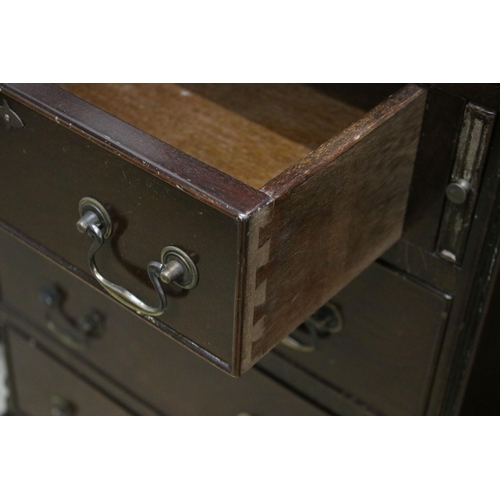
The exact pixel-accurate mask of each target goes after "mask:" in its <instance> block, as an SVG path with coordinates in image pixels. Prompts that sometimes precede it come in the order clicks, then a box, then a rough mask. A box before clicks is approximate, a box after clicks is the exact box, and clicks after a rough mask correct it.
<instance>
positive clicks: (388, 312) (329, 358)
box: [276, 264, 451, 415]
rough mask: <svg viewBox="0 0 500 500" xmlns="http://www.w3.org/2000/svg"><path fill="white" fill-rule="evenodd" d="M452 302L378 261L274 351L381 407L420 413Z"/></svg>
mask: <svg viewBox="0 0 500 500" xmlns="http://www.w3.org/2000/svg"><path fill="white" fill-rule="evenodd" d="M330 304H331V306H330ZM450 305H451V300H450V299H449V297H447V296H445V295H442V294H440V293H438V292H436V291H433V290H430V289H428V288H426V287H424V286H422V285H420V284H418V283H416V282H414V281H412V280H409V279H407V278H406V277H404V276H403V275H401V274H399V273H397V272H395V271H392V270H390V269H388V268H386V267H383V266H382V265H380V264H374V265H372V266H371V267H370V268H368V269H367V270H366V271H364V273H362V274H361V275H360V276H358V278H356V279H355V280H354V281H353V282H352V283H350V284H349V285H348V286H347V287H346V288H345V289H344V290H342V291H341V292H340V293H339V294H338V295H336V296H335V297H334V298H333V299H332V300H331V301H330V302H329V305H328V306H327V307H325V308H324V309H322V310H319V311H318V313H317V315H316V316H314V317H315V318H316V321H312V322H309V323H308V324H304V325H303V326H302V327H301V328H300V329H299V330H297V332H295V333H294V334H292V343H291V345H290V346H288V345H281V346H279V347H278V348H277V349H276V352H278V353H279V354H280V355H282V356H284V357H286V358H287V359H289V360H291V361H293V362H294V363H295V364H298V365H299V366H301V367H302V368H303V369H305V370H307V371H308V372H310V373H312V374H314V375H316V376H317V377H319V378H321V379H322V380H324V381H325V382H327V383H329V384H330V385H332V386H333V387H335V388H337V389H338V390H341V391H343V392H347V393H349V394H351V395H352V396H354V397H355V398H356V399H358V400H360V401H361V402H363V403H364V404H366V405H368V406H370V407H371V408H372V409H374V410H375V411H378V412H382V413H386V414H396V415H419V414H422V413H424V412H425V408H426V403H427V398H428V395H429V389H430V386H431V382H432V380H433V375H434V369H435V365H436V361H437V355H438V352H439V348H440V345H441V341H442V336H443V332H444V329H445V326H446V320H447V317H448V311H449V308H450ZM293 341H295V342H293ZM297 343H300V345H297ZM299 349H302V351H300V350H299ZM305 351H308V352H305Z"/></svg>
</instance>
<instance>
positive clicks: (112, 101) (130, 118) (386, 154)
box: [0, 84, 426, 375]
mask: <svg viewBox="0 0 500 500" xmlns="http://www.w3.org/2000/svg"><path fill="white" fill-rule="evenodd" d="M0 90H1V93H2V96H0V99H1V100H0V104H2V105H3V108H2V116H3V121H4V123H5V125H6V127H5V129H4V130H3V131H1V133H0V150H1V151H2V167H1V169H0V189H1V191H2V197H1V199H0V221H1V224H2V225H3V226H4V227H5V228H6V229H8V230H10V231H11V232H14V233H17V234H18V236H20V237H22V238H24V239H25V240H27V241H29V242H30V243H31V244H32V245H34V246H36V247H38V249H39V250H40V251H42V252H44V253H45V254H47V255H49V256H50V257H52V258H53V259H54V260H56V261H57V262H59V263H60V264H61V265H63V266H65V267H66V268H68V269H69V270H70V271H71V272H73V273H75V274H77V275H79V276H80V277H81V278H82V279H84V280H86V281H88V282H89V283H90V284H92V285H94V286H97V287H102V286H103V287H104V289H106V291H107V292H109V293H110V294H111V295H112V296H114V297H115V298H116V299H117V300H119V301H120V302H122V303H124V304H125V306H127V307H129V309H131V310H133V311H136V312H137V313H138V314H140V315H141V316H142V317H143V318H144V320H145V321H148V322H150V323H151V324H152V325H154V326H156V327H158V328H160V329H161V330H163V331H164V332H165V333H166V334H168V335H170V336H171V337H173V338H175V339H177V340H178V341H180V342H181V343H183V344H184V345H186V346H187V347H189V348H191V349H192V350H194V351H195V352H197V353H198V354H200V355H201V356H204V357H206V358H207V359H209V360H210V361H211V362H212V363H214V364H216V365H217V366H219V367H220V368H221V369H223V370H225V371H227V372H229V373H231V374H233V375H238V374H240V373H242V372H244V371H246V370H248V368H250V367H251V366H252V365H253V364H254V363H255V362H256V361H258V360H259V359H260V358H261V357H262V356H263V355H265V354H266V353H267V352H268V351H269V350H271V349H272V348H273V347H274V346H275V345H276V344H277V343H279V342H280V341H281V340H282V339H283V338H284V337H285V336H286V335H288V334H290V333H291V332H292V331H293V330H294V329H295V328H296V327H297V326H298V325H299V324H300V323H301V322H302V321H303V320H304V319H305V318H306V317H307V316H309V315H310V314H312V313H313V312H314V311H315V310H316V309H317V308H318V307H319V306H321V305H322V304H323V303H324V302H326V301H327V300H328V299H329V298H330V297H332V296H333V295H334V294H335V293H336V292H337V291H339V290H340V289H341V288H342V287H343V286H344V285H346V284H347V283H348V282H349V281H351V280H352V279H353V278H354V277H355V276H356V275H357V274H358V273H360V272H361V271H362V270H363V269H365V268H366V267H367V266H368V265H369V264H370V263H371V262H373V261H374V260H375V259H376V258H377V257H379V256H380V255H381V254H382V253H383V252H384V251H385V250H386V249H387V248H388V247H389V246H390V245H392V244H393V243H394V242H395V241H396V240H397V239H398V238H399V237H400V234H401V230H402V224H403V218H404V214H405V209H406V203H407V197H408V191H409V186H410V181H411V176H412V170H413V164H414V160H415V156H416V150H417V145H418V138H419V134H420V128H421V122H422V117H423V112H424V106H425V97H426V91H425V90H424V89H422V88H420V87H418V86H416V85H407V86H405V87H403V88H401V89H400V90H398V91H397V92H396V93H394V94H393V95H392V96H390V97H389V98H388V99H386V100H385V101H384V102H382V103H381V104H379V105H377V106H375V107H374V108H373V109H371V110H365V109H361V108H359V107H356V106H354V105H352V104H349V102H348V101H347V100H346V99H343V98H341V97H339V94H337V95H336V94H335V92H336V89H335V87H332V88H331V89H330V92H328V93H327V92H324V91H322V90H318V89H316V88H313V87H310V86H305V85H304V86H303V85H211V84H209V85H170V84H161V85H159V84H155V85H122V84H120V85H118V84H96V85H91V84H64V85H61V86H56V85H32V84H6V85H2V86H1V89H0ZM365 90H367V91H368V90H369V87H367V88H366V89H365ZM77 96H78V97H77ZM122 120H123V121H122ZM209 165H210V166H209ZM89 199H90V200H89ZM82 200H84V201H83V202H82ZM85 200H86V201H85ZM95 200H97V201H95ZM79 210H80V211H79ZM96 210H97V211H96ZM77 221H79V226H80V230H81V231H82V232H86V233H87V234H79V233H78V232H77V229H76V228H75V223H76V222H77ZM89 235H91V236H92V238H89ZM91 246H92V250H90V249H91ZM165 249H166V250H165ZM150 262H153V264H152V265H149V264H148V263H150ZM89 266H90V267H89ZM160 278H162V279H163V280H164V281H165V282H167V283H168V284H165V283H162V282H161V281H160ZM99 282H100V283H99ZM153 285H154V286H153ZM162 295H164V296H165V297H164V298H165V300H163V298H162ZM165 303H166V304H167V306H166V307H164V306H165ZM158 304H160V305H158Z"/></svg>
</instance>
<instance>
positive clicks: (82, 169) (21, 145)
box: [0, 91, 245, 371]
mask: <svg viewBox="0 0 500 500" xmlns="http://www.w3.org/2000/svg"><path fill="white" fill-rule="evenodd" d="M61 92H62V91H61ZM9 101H10V104H11V105H12V107H13V109H14V110H15V111H16V112H17V113H18V114H19V115H21V116H22V118H23V121H24V123H25V127H24V128H23V129H15V131H16V132H19V133H17V134H10V133H0V144H1V149H2V151H3V154H4V155H5V157H6V158H8V161H5V162H4V163H2V168H1V169H0V186H1V188H2V193H3V194H2V196H1V197H0V222H1V224H5V225H6V226H4V227H7V226H8V229H9V231H12V230H13V229H14V230H17V231H18V232H20V233H21V235H22V236H27V237H29V238H30V239H31V240H34V241H35V242H36V243H37V244H38V245H39V248H40V250H42V251H44V252H47V251H48V252H52V254H55V255H57V256H59V258H60V259H61V262H62V264H63V265H65V266H67V267H68V268H69V269H71V270H72V271H80V272H81V273H84V274H85V275H86V276H87V279H89V280H90V282H91V283H92V284H93V285H94V286H96V287H97V288H100V287H99V285H98V283H97V282H96V280H95V279H94V278H93V276H92V274H91V272H90V269H89V267H88V263H87V254H88V251H89V248H90V245H91V243H92V242H91V239H90V238H89V237H88V236H87V235H84V234H80V233H78V231H77V230H76V227H75V224H76V221H77V220H78V218H79V213H78V203H79V201H80V200H81V199H82V198H83V197H84V196H92V197H94V198H96V199H98V200H99V201H101V202H102V203H103V204H105V205H106V206H107V207H108V209H109V211H110V214H111V218H112V220H113V222H114V230H113V235H112V237H111V238H110V239H109V240H108V241H107V242H106V244H105V245H104V246H103V248H102V249H101V250H99V253H98V255H97V257H96V259H97V265H98V267H99V269H100V272H101V273H102V274H103V275H104V276H105V277H107V278H108V279H110V280H112V281H114V282H115V283H118V284H119V285H121V286H123V287H126V288H127V289H128V290H130V291H131V292H132V293H134V294H136V295H137V296H138V297H139V298H141V300H144V301H146V302H147V303H149V304H156V303H157V301H158V297H157V296H156V293H155V291H154V290H153V288H152V285H151V282H150V280H149V277H148V275H147V271H146V268H147V265H148V263H149V262H151V261H153V260H158V259H160V254H161V251H162V249H163V248H164V247H165V246H167V245H177V246H180V247H182V248H184V249H185V250H186V251H190V252H194V254H195V255H196V257H197V258H198V263H197V266H198V269H199V273H200V280H199V283H198V285H197V287H196V288H195V289H193V290H190V291H189V292H187V293H186V292H184V291H183V292H182V293H180V292H179V290H178V289H175V287H169V288H166V291H167V294H168V303H169V304H168V308H167V311H166V312H165V313H164V314H163V315H162V316H161V317H158V318H155V319H153V318H143V321H147V322H149V323H150V324H152V325H154V326H156V327H158V328H160V329H161V330H162V331H163V332H164V333H166V334H167V335H170V336H173V337H175V338H176V339H177V340H179V341H180V342H182V343H184V344H185V345H187V346H188V347H189V348H191V349H194V350H198V351H200V352H204V354H205V355H206V356H207V359H209V360H210V361H211V362H214V363H217V364H219V366H221V368H222V369H224V370H227V371H231V370H232V364H233V363H232V360H233V357H234V354H233V336H234V334H235V331H237V329H238V326H237V324H236V317H235V316H236V310H237V309H238V307H239V304H238V301H237V297H236V294H235V288H236V286H237V281H238V272H239V263H238V258H239V255H238V253H239V247H240V244H239V239H240V238H241V236H240V232H244V228H243V227H241V226H244V224H245V215H244V214H241V213H239V212H238V214H239V217H238V216H237V217H235V215H232V216H230V215H229V214H228V213H227V212H228V211H227V210H226V212H223V211H221V210H219V209H218V208H216V207H215V206H214V205H210V204H207V203H205V202H204V201H201V199H200V198H199V197H196V198H195V197H193V196H191V195H189V194H187V193H186V192H185V191H184V190H182V189H178V188H177V187H176V186H172V185H171V184H170V183H167V182H164V181H163V179H160V178H158V177H156V176H154V175H151V174H150V173H149V172H148V171H146V170H144V169H141V168H137V166H136V165H134V164H132V163H130V162H128V161H127V160H125V159H124V158H122V157H120V156H118V155H117V154H114V153H112V152H110V151H108V150H107V149H105V148H102V147H100V146H99V145H97V144H95V143H93V142H91V141H88V140H86V139H85V138H84V137H82V136H80V135H79V134H76V133H74V132H72V131H71V130H69V129H67V128H65V127H62V126H60V125H58V124H57V123H56V122H55V121H51V120H49V119H47V118H46V117H45V116H43V115H41V114H39V113H36V112H35V111H33V110H31V109H28V108H27V107H25V106H23V105H22V104H20V103H18V102H16V101H14V100H12V99H9ZM101 113H103V112H101ZM103 114H105V113H103ZM233 210H234V209H233ZM49 228H50V229H49ZM124 313H125V314H134V313H129V312H127V311H126V310H125V309H124Z"/></svg>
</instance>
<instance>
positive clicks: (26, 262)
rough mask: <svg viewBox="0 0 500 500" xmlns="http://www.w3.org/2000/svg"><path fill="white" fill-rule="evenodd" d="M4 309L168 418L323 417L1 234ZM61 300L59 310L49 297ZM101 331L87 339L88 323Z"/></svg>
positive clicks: (0, 278)
mask: <svg viewBox="0 0 500 500" xmlns="http://www.w3.org/2000/svg"><path fill="white" fill-rule="evenodd" d="M0 249H1V251H0V284H1V293H2V295H1V297H2V302H3V304H4V305H5V307H7V308H8V309H9V310H11V311H12V310H13V311H14V312H15V313H17V314H18V315H22V316H24V317H25V318H27V319H29V320H30V321H31V322H33V323H35V324H37V325H39V327H41V328H42V329H44V330H45V331H46V332H47V333H49V334H50V335H51V336H52V337H53V338H56V339H57V340H59V341H61V342H63V343H64V344H65V345H66V346H67V347H68V348H70V349H71V350H72V351H73V352H74V354H75V356H77V357H78V358H80V359H82V360H84V361H86V362H87V363H89V364H90V365H91V366H92V367H94V368H96V369H98V370H99V371H100V372H103V373H105V374H107V375H108V377H110V378H112V379H113V380H114V381H115V382H117V383H118V384H120V385H121V386H123V387H125V388H126V389H128V390H130V391H132V392H133V393H135V394H136V395H137V396H138V397H139V398H140V399H141V400H143V401H145V402H147V403H148V404H150V405H151V406H154V407H155V408H157V409H158V410H159V411H160V412H161V413H164V414H168V415H238V414H240V413H248V414H252V415H322V414H324V413H323V412H322V411H321V410H319V409H318V408H316V407H315V406H313V405H311V404H309V403H308V402H306V401H304V400H302V399H301V398H299V397H297V396H296V395H294V394H293V393H292V392H290V391H289V390H287V389H285V388H284V387H282V386H280V385H279V384H278V383H276V382H274V381H273V380H271V379H269V378H268V377H266V376H265V375H263V374H261V373H260V372H258V371H255V370H251V371H249V372H247V373H246V374H244V375H243V376H242V377H241V378H238V379H235V378H231V377H228V376H227V375H226V374H224V373H222V372H221V371H219V370H217V369H216V368H215V367H213V366H211V365H210V364H208V363H206V362H204V361H203V360H201V359H199V358H198V357H196V356H193V355H192V353H190V352H189V351H188V350H186V349H184V348H183V347H182V346H180V345H178V344H177V343H176V342H173V341H171V340H170V339H168V338H165V336H164V335H163V334H162V333H161V332H160V331H158V330H156V329H155V328H151V327H150V326H149V325H148V324H147V323H145V322H143V321H141V319H140V318H139V317H137V316H133V315H130V314H128V313H127V311H125V310H124V309H123V308H122V307H120V305H118V304H117V303H115V302H114V301H112V300H111V299H109V298H108V297H107V296H105V295H104V294H102V293H100V292H98V291H96V290H95V289H93V288H91V287H89V286H88V285H87V284H86V283H85V282H84V281H82V280H79V279H77V278H75V277H74V276H73V275H71V274H70V273H68V272H67V271H66V270H64V269H63V268H61V267H60V266H58V265H56V264H54V263H53V262H51V261H50V260H49V259H47V258H46V257H44V256H42V255H41V254H38V253H36V252H34V251H33V250H32V249H31V248H30V247H28V246H27V245H25V244H23V243H21V242H20V241H18V240H16V239H14V238H13V237H11V236H10V235H7V234H6V233H5V232H4V231H1V230H0ZM51 290H56V291H58V293H60V297H61V301H60V303H59V304H58V305H57V307H54V306H52V307H49V306H47V302H46V300H45V297H46V294H47V293H48V292H50V291H51ZM92 313H96V314H97V316H98V320H97V327H96V328H94V329H93V330H91V331H88V332H87V334H86V333H85V326H86V325H88V323H89V320H88V318H91V317H92Z"/></svg>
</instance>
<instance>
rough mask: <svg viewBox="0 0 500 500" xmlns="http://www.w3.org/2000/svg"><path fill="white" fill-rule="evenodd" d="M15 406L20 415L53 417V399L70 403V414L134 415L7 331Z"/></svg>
mask: <svg viewBox="0 0 500 500" xmlns="http://www.w3.org/2000/svg"><path fill="white" fill-rule="evenodd" d="M7 333H8V335H7V337H8V338H7V346H8V357H9V365H10V368H11V370H10V372H9V376H10V377H12V380H11V385H12V387H13V389H14V395H15V402H14V407H15V409H16V410H17V412H18V413H20V414H25V415H34V416H50V415H52V414H53V413H52V405H53V400H54V398H59V399H60V398H62V399H64V400H66V401H67V402H68V405H70V408H68V410H69V411H70V414H71V415H75V416H78V415H87V416H89V415H102V416H125V415H131V413H130V412H129V411H128V410H126V409H125V408H123V407H122V406H120V405H119V404H118V403H117V402H115V401H113V400H112V399H110V397H109V396H107V395H105V394H103V393H102V392H101V391H99V390H98V389H97V388H95V387H92V386H91V385H89V384H88V383H87V382H85V381H84V380H82V379H81V378H80V377H79V376H78V375H76V374H75V373H72V372H71V371H70V370H69V369H67V368H66V367H64V366H63V365H61V364H60V363H58V362H57V361H56V360H55V359H53V358H52V357H50V356H49V355H48V354H47V353H45V352H43V351H42V350H41V349H38V348H37V347H36V344H35V343H34V342H30V341H29V339H25V338H23V337H22V336H21V335H20V334H18V333H16V332H15V331H14V330H13V329H12V328H7Z"/></svg>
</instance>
